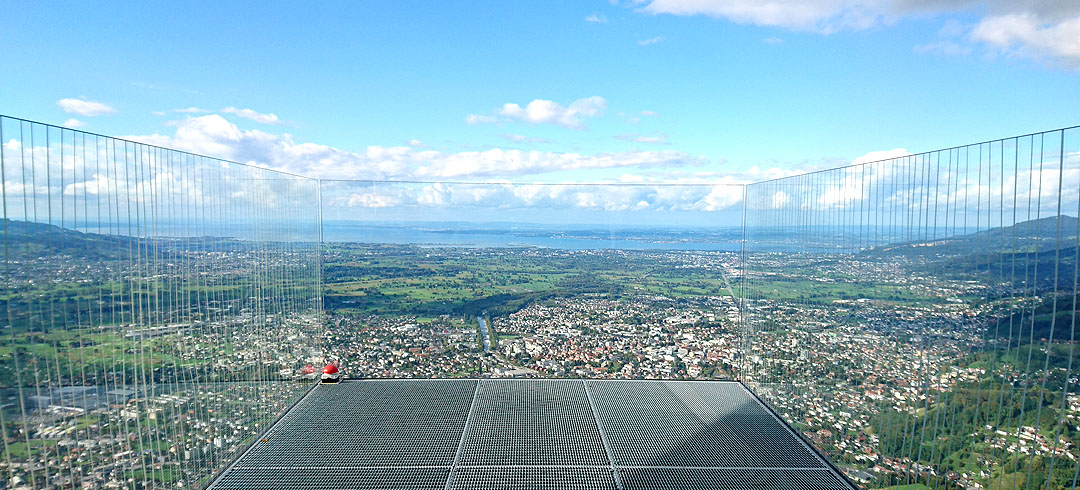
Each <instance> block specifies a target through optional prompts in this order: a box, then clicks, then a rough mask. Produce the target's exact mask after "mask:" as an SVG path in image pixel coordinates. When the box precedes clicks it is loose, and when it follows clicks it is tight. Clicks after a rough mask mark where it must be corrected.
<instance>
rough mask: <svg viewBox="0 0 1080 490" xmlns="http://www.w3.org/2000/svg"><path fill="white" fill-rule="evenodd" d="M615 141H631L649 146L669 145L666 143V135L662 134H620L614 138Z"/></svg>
mask: <svg viewBox="0 0 1080 490" xmlns="http://www.w3.org/2000/svg"><path fill="white" fill-rule="evenodd" d="M615 139H619V140H623V141H633V142H636V143H651V144H659V145H667V144H670V143H669V142H668V135H666V134H664V133H657V134H651V135H645V134H638V133H631V134H620V135H618V136H615Z"/></svg>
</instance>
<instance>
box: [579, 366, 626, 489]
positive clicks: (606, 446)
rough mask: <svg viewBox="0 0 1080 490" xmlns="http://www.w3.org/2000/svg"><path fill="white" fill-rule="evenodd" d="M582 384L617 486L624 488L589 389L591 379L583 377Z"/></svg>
mask: <svg viewBox="0 0 1080 490" xmlns="http://www.w3.org/2000/svg"><path fill="white" fill-rule="evenodd" d="M581 384H582V385H583V386H584V387H585V397H586V398H588V399H589V409H590V410H592V414H593V420H595V421H596V430H598V431H600V440H601V441H602V442H603V443H604V452H605V453H607V458H608V462H609V463H611V474H612V476H614V477H615V487H616V488H618V489H619V490H623V485H622V479H621V478H619V468H618V467H617V466H615V455H614V454H612V452H611V446H610V445H609V444H608V440H607V433H606V432H604V424H602V423H600V414H598V413H596V404H595V403H593V398H592V391H590V390H589V380H587V379H585V378H581Z"/></svg>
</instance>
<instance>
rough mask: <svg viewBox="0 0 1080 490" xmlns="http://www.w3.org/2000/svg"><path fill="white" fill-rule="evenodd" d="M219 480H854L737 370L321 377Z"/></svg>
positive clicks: (516, 483)
mask: <svg viewBox="0 0 1080 490" xmlns="http://www.w3.org/2000/svg"><path fill="white" fill-rule="evenodd" d="M210 488H213V489H222V490H224V489H228V490H239V489H276V488H294V489H302V490H373V489H380V490H391V489H401V490H413V489H417V490H418V489H445V490H450V489H507V490H526V489H582V490H586V489H588V490H592V489H603V490H613V489H614V490H637V489H657V490H659V489H699V488H700V489H715V490H727V489H732V490H735V489H760V490H774V489H776V490H779V489H800V490H841V489H845V490H846V489H851V488H852V487H851V486H850V485H849V484H848V483H847V482H846V481H844V480H843V479H842V478H840V477H839V476H838V475H837V474H836V473H835V470H834V469H833V468H832V467H831V466H829V465H828V464H827V463H826V462H825V461H824V460H823V459H821V457H819V456H818V455H817V454H816V453H814V452H813V451H811V450H810V449H809V447H808V446H807V445H806V444H805V443H804V442H803V441H802V440H801V439H799V438H797V437H796V436H795V435H794V433H793V432H792V431H791V430H790V429H789V428H788V427H787V425H785V424H784V423H783V422H781V421H780V420H778V419H777V418H776V417H775V416H774V415H773V414H772V413H771V412H769V411H768V410H767V409H765V408H764V407H763V406H762V405H761V403H760V402H758V400H757V399H756V398H755V397H754V396H753V395H752V394H751V393H750V392H749V391H747V389H746V388H745V387H743V385H741V384H739V383H736V382H723V381H637V380H625V381H622V380H620V381H616V380H589V381H584V380H580V379H483V380H435V379H416V380H404V379H399V380H353V381H344V382H342V383H339V384H336V385H320V386H317V387H316V388H315V389H313V390H312V391H311V392H310V393H309V394H308V395H307V396H306V397H305V398H304V399H303V400H302V401H301V402H300V403H298V404H297V405H296V406H295V407H294V408H293V409H292V410H291V411H290V412H289V413H288V414H286V415H285V416H284V417H282V419H281V420H280V421H279V422H278V423H277V424H275V425H274V427H273V428H272V429H271V430H270V431H269V432H268V433H267V434H266V435H265V436H264V437H263V438H262V439H261V440H260V441H258V442H257V443H256V444H255V445H253V446H252V447H251V448H250V449H249V450H248V451H247V452H246V453H245V454H244V455H243V456H241V457H240V458H239V459H238V460H237V461H236V462H235V463H234V464H233V465H232V466H231V467H230V468H229V469H228V470H226V471H225V472H224V473H223V474H222V475H221V477H220V478H218V479H217V480H216V481H215V482H213V483H212V484H211V485H210Z"/></svg>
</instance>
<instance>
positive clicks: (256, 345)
mask: <svg viewBox="0 0 1080 490" xmlns="http://www.w3.org/2000/svg"><path fill="white" fill-rule="evenodd" d="M0 144H2V150H0V173H2V176H0V179H2V182H3V194H2V196H0V200H2V212H3V217H2V219H3V221H2V226H3V238H2V242H3V254H4V267H3V280H2V281H0V288H2V292H0V298H2V300H3V304H2V306H0V308H2V310H0V311H2V313H0V314H2V315H4V320H2V321H0V323H2V324H3V328H2V330H0V432H2V434H0V436H2V437H0V438H2V440H3V441H2V444H3V446H2V449H3V462H2V463H3V465H4V470H3V476H2V479H3V480H4V481H5V482H6V485H8V486H9V487H19V486H22V485H25V486H29V487H31V488H163V487H166V486H168V487H174V488H195V487H198V486H200V485H203V484H205V483H206V482H207V481H208V478H209V477H211V476H212V475H213V474H215V473H216V472H218V471H219V470H221V469H222V468H223V467H224V465H226V464H227V463H228V462H229V461H230V460H232V459H233V458H234V457H236V456H238V455H239V451H240V450H242V449H243V448H244V447H245V446H246V445H247V444H248V443H250V442H252V441H253V440H254V438H255V437H256V435H257V434H259V433H260V431H261V430H263V429H264V428H266V427H267V426H268V424H269V423H270V422H271V421H272V420H273V419H274V418H275V417H276V416H277V414H279V413H281V412H282V411H283V410H284V409H285V408H287V407H288V406H289V405H290V404H291V403H292V402H293V401H295V400H296V399H298V397H299V396H300V395H302V394H303V393H304V392H305V391H306V389H307V388H308V387H309V386H310V384H311V381H310V380H307V379H306V378H305V377H304V376H303V374H302V368H303V366H304V365H305V364H308V363H314V362H317V361H319V360H321V357H322V353H321V347H320V344H319V342H320V341H321V339H322V337H321V335H320V332H321V328H322V321H321V319H320V316H321V291H320V289H319V284H320V282H319V281H320V275H321V270H320V257H319V248H318V244H319V241H320V235H321V231H322V230H321V226H320V221H319V206H318V200H317V199H314V198H313V197H314V196H316V195H317V193H318V182H317V181H316V180H312V179H306V178H302V177H297V176H292V175H287V174H282V173H280V172H275V171H271V170H267V169H263V168H258V167H253V166H247V165H241V164H236V163H232V162H226V161H223V160H218V159H214V158H208V157H203V156H198V155H193V154H189V153H184V152H179V151H174V150H169V149H164V148H159V147H155V146H151V145H146V144H141V143H137V142H132V141H125V140H120V139H115V138H110V137H105V136H100V135H96V134H91V133H85V132H81V131H74V130H70V129H65V128H60V127H55V126H50V125H45V124H40V123H35V122H30V121H25V120H21V119H15V118H9V117H0Z"/></svg>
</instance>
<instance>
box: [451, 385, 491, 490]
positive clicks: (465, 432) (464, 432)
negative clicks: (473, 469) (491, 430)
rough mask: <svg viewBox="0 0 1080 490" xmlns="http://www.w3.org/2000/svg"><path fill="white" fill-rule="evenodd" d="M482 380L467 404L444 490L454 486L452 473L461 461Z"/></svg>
mask: <svg viewBox="0 0 1080 490" xmlns="http://www.w3.org/2000/svg"><path fill="white" fill-rule="evenodd" d="M482 383H483V380H478V381H477V382H476V387H475V388H473V396H472V402H471V403H469V414H468V415H466V416H465V427H464V428H462V430H461V440H460V441H458V447H457V453H455V454H454V463H453V464H452V465H451V466H450V474H448V475H447V476H446V487H445V490H450V486H451V485H453V484H454V473H455V472H456V471H457V468H458V462H459V461H461V449H462V448H463V447H465V436H467V435H468V434H469V427H470V426H471V424H472V418H473V410H474V409H475V408H476V398H477V396H479V394H480V385H481V384H482Z"/></svg>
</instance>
